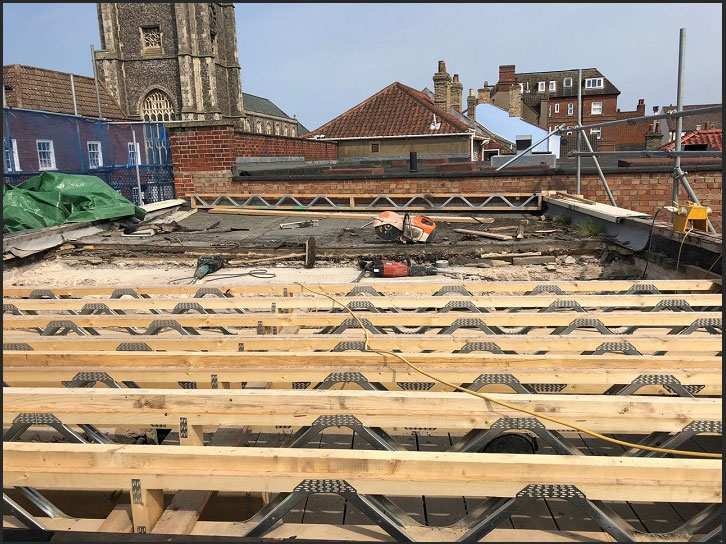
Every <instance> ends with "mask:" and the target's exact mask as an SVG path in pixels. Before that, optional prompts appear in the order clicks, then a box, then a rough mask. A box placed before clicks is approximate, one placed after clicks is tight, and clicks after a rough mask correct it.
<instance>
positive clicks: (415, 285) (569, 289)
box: [3, 278, 721, 298]
mask: <svg viewBox="0 0 726 544" xmlns="http://www.w3.org/2000/svg"><path fill="white" fill-rule="evenodd" d="M306 285H307V286H308V287H310V288H311V289H313V290H315V291H318V292H324V293H329V294H343V295H344V294H346V293H348V292H349V291H350V290H351V289H352V287H351V285H350V284H348V283H324V284H316V283H309V284H306ZM360 285H362V286H370V287H373V288H374V289H376V291H378V292H380V293H388V294H391V293H401V292H402V291H403V292H405V293H407V294H409V295H410V294H414V293H424V294H425V293H428V294H433V293H435V292H437V291H438V290H439V289H441V287H444V286H460V287H463V288H465V289H467V290H468V291H469V292H471V293H525V292H529V291H531V290H532V289H534V288H535V287H537V286H538V285H546V286H553V287H555V286H556V287H558V288H560V289H561V290H562V291H564V292H566V293H598V292H599V293H603V292H614V293H618V292H622V291H627V290H628V289H630V288H631V287H633V286H635V285H652V286H654V287H655V288H656V289H658V290H660V291H679V292H680V291H712V292H718V293H720V292H721V285H720V284H719V283H716V282H714V281H711V280H641V281H638V280H595V281H497V282H483V281H479V282H466V283H461V282H460V283H456V282H441V281H438V282H432V281H430V279H420V280H418V279H415V278H414V279H411V278H409V279H408V280H406V282H405V285H404V284H402V283H401V282H400V281H391V280H386V279H382V280H380V281H378V280H376V281H370V280H365V281H363V282H361V284H360ZM201 287H202V286H199V285H113V286H106V287H103V286H94V287H68V286H67V285H59V286H46V285H27V286H22V287H9V286H3V297H13V298H19V297H28V296H30V294H31V293H32V292H33V291H37V290H48V291H51V292H53V293H55V294H56V295H57V296H61V295H68V296H88V295H106V296H110V295H111V294H112V293H113V292H114V291H115V290H116V289H124V288H125V289H133V290H135V291H136V292H137V293H138V294H140V295H141V294H148V295H165V294H166V295H174V294H188V295H194V294H195V293H196V292H197V291H199V289H200V288H201ZM214 288H216V289H219V290H220V291H221V292H222V293H228V294H231V295H244V294H276V295H279V296H282V295H283V292H284V291H285V290H287V292H288V293H289V294H290V295H301V294H302V295H309V294H310V292H309V291H306V290H304V289H303V288H302V287H300V286H299V285H297V284H294V283H293V284H269V283H267V284H257V285H255V284H252V285H224V284H219V285H217V284H215V285H214ZM679 294H680V293H679Z"/></svg>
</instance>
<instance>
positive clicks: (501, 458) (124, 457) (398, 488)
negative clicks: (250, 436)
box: [3, 442, 722, 503]
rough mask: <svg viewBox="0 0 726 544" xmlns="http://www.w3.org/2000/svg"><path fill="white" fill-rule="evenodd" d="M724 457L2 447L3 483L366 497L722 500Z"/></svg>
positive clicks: (131, 446)
mask: <svg viewBox="0 0 726 544" xmlns="http://www.w3.org/2000/svg"><path fill="white" fill-rule="evenodd" d="M721 477H722V472H721V461H720V460H718V459H713V460H712V459H697V460H695V459H670V458H656V459H650V458H638V457H632V458H628V457H599V456H576V455H575V456H560V455H514V456H513V455H511V454H496V453H489V454H482V453H473V454H470V453H438V452H437V453H430V452H412V451H405V452H404V451H396V452H389V451H365V450H324V449H320V450H313V449H287V448H277V449H275V448H249V447H248V448H210V447H208V446H207V447H192V446H178V447H173V448H170V447H168V446H146V445H144V446H136V445H100V444H60V443H57V444H37V443H17V442H5V443H3V480H4V481H3V485H5V486H7V487H11V486H31V487H36V488H38V489H41V490H42V489H68V490H72V489H88V490H92V489H115V488H122V489H124V488H125V489H129V488H130V486H131V480H132V478H138V479H141V482H142V485H143V487H142V489H188V490H209V489H214V490H218V491H259V492H265V491H266V492H271V493H274V492H290V491H292V490H293V488H294V487H295V486H297V485H298V484H300V483H301V482H302V481H303V480H305V479H309V478H319V479H343V480H345V481H347V482H348V483H349V484H350V485H351V486H353V487H354V488H355V489H356V490H357V491H358V492H359V493H363V494H386V495H394V496H421V495H433V496H443V497H452V496H455V497H462V496H463V497H513V496H515V495H516V494H517V493H518V492H519V491H521V490H522V489H523V488H524V487H525V486H527V485H529V484H564V485H575V486H577V487H578V489H580V491H582V492H583V493H584V494H585V495H586V496H587V497H588V498H589V499H591V500H604V501H646V502H695V503H719V502H721V499H722V496H721V493H722V490H721Z"/></svg>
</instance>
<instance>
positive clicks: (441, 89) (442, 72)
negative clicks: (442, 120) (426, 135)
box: [434, 60, 451, 111]
mask: <svg viewBox="0 0 726 544" xmlns="http://www.w3.org/2000/svg"><path fill="white" fill-rule="evenodd" d="M434 104H436V105H437V106H438V107H439V108H441V109H443V110H444V111H449V109H451V76H450V75H449V74H448V72H447V71H446V63H445V62H444V61H443V60H440V61H439V71H438V72H436V73H435V74H434Z"/></svg>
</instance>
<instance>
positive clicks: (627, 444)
mask: <svg viewBox="0 0 726 544" xmlns="http://www.w3.org/2000/svg"><path fill="white" fill-rule="evenodd" d="M295 283H297V285H299V286H300V287H302V288H303V289H305V290H307V291H310V292H311V293H313V294H315V295H322V296H324V297H327V298H329V299H330V300H332V301H333V302H335V303H336V304H338V305H339V306H341V307H342V308H343V309H344V310H346V311H347V312H348V313H349V314H350V315H351V316H352V317H353V318H354V319H355V320H356V321H357V322H358V325H360V327H361V329H363V333H364V334H365V344H364V351H370V352H373V353H378V354H380V355H391V356H393V357H395V358H396V359H398V360H400V361H402V362H403V363H405V364H407V365H408V366H410V367H411V368H413V369H414V370H415V371H416V372H418V373H420V374H423V375H424V376H427V377H428V378H431V379H432V380H435V381H437V382H439V383H441V384H444V385H447V386H449V387H452V388H454V389H456V390H457V391H462V392H464V393H468V394H469V395H473V396H475V397H479V398H480V399H484V400H488V401H489V402H493V403H494V404H498V405H500V406H504V407H505V408H509V409H510V410H515V411H517V412H524V413H525V414H529V415H531V416H533V417H536V418H539V419H544V420H547V421H551V422H553V423H557V424H559V425H563V426H565V427H569V428H571V429H574V430H576V431H579V432H582V433H585V434H587V435H590V436H592V437H594V438H599V439H601V440H605V441H607V442H611V443H613V444H618V445H620V446H623V447H626V448H637V449H640V450H647V451H655V452H658V453H670V454H672V455H687V456H691V457H707V458H710V459H721V454H720V453H703V452H698V451H681V450H670V449H665V448H655V447H651V446H641V445H639V444H632V443H630V442H625V441H623V440H617V439H615V438H609V437H607V436H604V435H602V434H600V433H596V432H595V431H591V430H589V429H585V428H584V427H580V426H579V425H575V424H574V423H569V422H567V421H562V420H561V419H557V418H555V417H552V416H548V415H545V414H540V413H538V412H534V411H532V410H528V409H526V408H522V407H519V406H514V405H513V404H509V403H508V402H504V401H501V400H497V399H494V398H492V397H490V396H489V395H485V394H483V393H479V392H478V391H472V390H470V389H466V388H464V387H460V386H458V385H456V384H453V383H451V382H447V381H446V380H443V379H441V378H439V377H437V376H434V375H433V374H429V373H428V372H426V371H425V370H422V369H420V368H419V367H418V366H416V365H415V364H413V363H412V362H411V361H409V360H408V359H406V358H405V357H404V356H403V355H401V354H400V353H394V352H392V351H384V350H380V349H375V348H371V347H370V346H369V342H370V337H369V333H368V329H366V328H365V326H364V325H363V322H362V321H361V320H360V319H359V318H358V316H357V315H356V314H355V312H354V311H353V310H351V309H350V308H348V306H347V305H345V304H343V303H342V302H341V301H340V300H338V299H337V298H335V297H334V296H331V295H329V294H327V293H320V292H318V291H314V290H312V289H310V288H309V287H308V286H306V285H303V284H302V283H300V282H295Z"/></svg>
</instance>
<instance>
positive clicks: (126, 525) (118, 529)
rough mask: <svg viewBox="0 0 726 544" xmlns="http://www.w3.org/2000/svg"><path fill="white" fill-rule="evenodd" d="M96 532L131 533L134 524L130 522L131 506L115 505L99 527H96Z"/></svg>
mask: <svg viewBox="0 0 726 544" xmlns="http://www.w3.org/2000/svg"><path fill="white" fill-rule="evenodd" d="M98 531H99V532H104V533H133V532H134V524H133V522H132V521H131V505H130V504H117V505H116V506H115V507H114V509H113V510H111V513H110V514H109V515H108V516H107V517H106V519H105V520H103V522H102V523H101V525H99V526H98Z"/></svg>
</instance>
